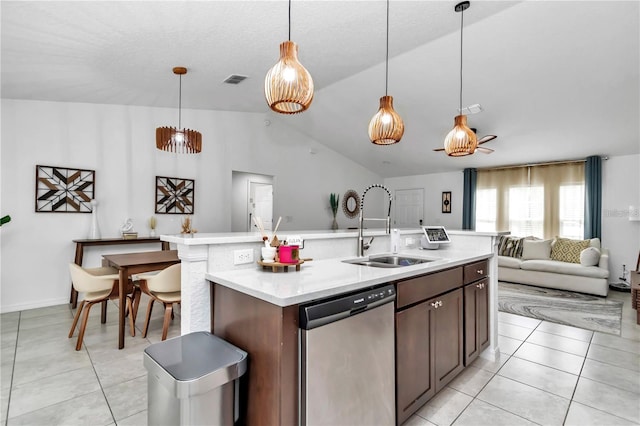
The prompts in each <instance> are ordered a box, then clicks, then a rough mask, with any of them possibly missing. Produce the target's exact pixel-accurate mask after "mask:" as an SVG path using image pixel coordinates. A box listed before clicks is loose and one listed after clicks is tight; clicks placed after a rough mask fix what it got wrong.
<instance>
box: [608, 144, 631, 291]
mask: <svg viewBox="0 0 640 426" xmlns="http://www.w3.org/2000/svg"><path fill="white" fill-rule="evenodd" d="M602 186H603V188H602V245H603V247H608V248H609V251H610V256H609V271H610V275H609V282H617V281H619V280H618V277H620V275H621V273H622V265H623V264H624V265H626V266H627V269H628V270H634V269H635V266H636V262H637V260H638V254H639V252H640V221H637V222H632V221H629V206H640V155H624V156H617V157H609V159H608V160H607V161H603V162H602Z"/></svg>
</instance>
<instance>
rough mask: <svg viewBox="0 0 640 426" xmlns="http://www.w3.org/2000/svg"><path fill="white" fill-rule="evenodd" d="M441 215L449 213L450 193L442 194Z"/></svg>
mask: <svg viewBox="0 0 640 426" xmlns="http://www.w3.org/2000/svg"><path fill="white" fill-rule="evenodd" d="M442 213H451V191H448V192H443V193H442Z"/></svg>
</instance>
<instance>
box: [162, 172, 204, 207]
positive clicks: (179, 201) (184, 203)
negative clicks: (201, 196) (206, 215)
mask: <svg viewBox="0 0 640 426" xmlns="http://www.w3.org/2000/svg"><path fill="white" fill-rule="evenodd" d="M195 184H196V183H195V181H194V180H193V179H182V178H174V177H165V176H156V213H158V214H193V211H194V188H195Z"/></svg>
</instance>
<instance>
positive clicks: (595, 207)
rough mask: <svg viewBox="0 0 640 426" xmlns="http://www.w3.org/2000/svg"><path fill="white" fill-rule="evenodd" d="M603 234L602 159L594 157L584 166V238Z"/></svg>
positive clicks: (599, 236)
mask: <svg viewBox="0 0 640 426" xmlns="http://www.w3.org/2000/svg"><path fill="white" fill-rule="evenodd" d="M601 234H602V159H601V158H600V157H599V156H596V155H593V156H591V157H587V160H586V162H585V164H584V238H601V237H602V236H601Z"/></svg>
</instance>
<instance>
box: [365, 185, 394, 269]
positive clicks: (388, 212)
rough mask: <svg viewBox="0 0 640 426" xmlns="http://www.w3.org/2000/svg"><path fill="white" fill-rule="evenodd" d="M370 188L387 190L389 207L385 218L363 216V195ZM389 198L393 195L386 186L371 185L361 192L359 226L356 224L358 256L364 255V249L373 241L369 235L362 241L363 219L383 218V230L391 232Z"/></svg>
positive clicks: (391, 198)
mask: <svg viewBox="0 0 640 426" xmlns="http://www.w3.org/2000/svg"><path fill="white" fill-rule="evenodd" d="M372 188H380V189H384V190H385V191H387V194H388V195H389V209H388V210H387V217H386V218H377V217H364V197H365V195H367V192H368V191H369V190H370V189H372ZM391 200H393V197H392V196H391V192H389V190H388V189H387V188H385V187H384V186H382V185H378V184H375V185H371V186H370V187H368V188H367V189H365V190H364V192H363V193H362V198H361V199H360V220H359V226H358V256H364V251H365V250H368V249H369V246H370V245H371V242H372V241H373V237H371V239H370V240H369V242H368V243H365V242H364V235H363V234H364V221H365V220H384V221H386V227H385V231H386V233H387V234H391Z"/></svg>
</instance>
